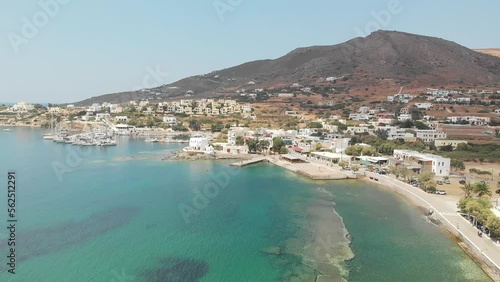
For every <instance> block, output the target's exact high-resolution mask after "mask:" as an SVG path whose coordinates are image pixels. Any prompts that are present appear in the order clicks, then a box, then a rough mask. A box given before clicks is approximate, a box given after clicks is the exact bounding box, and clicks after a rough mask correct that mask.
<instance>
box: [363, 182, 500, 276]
mask: <svg viewBox="0 0 500 282" xmlns="http://www.w3.org/2000/svg"><path fill="white" fill-rule="evenodd" d="M377 179H378V181H374V180H371V179H370V178H366V177H365V178H361V180H362V181H364V182H366V183H370V184H376V185H377V186H379V187H381V188H382V189H386V190H389V191H391V192H394V193H395V194H396V195H398V196H399V197H401V198H402V199H404V200H406V201H408V202H409V203H411V204H412V205H413V206H414V207H416V208H418V209H420V210H421V211H422V214H423V215H424V216H426V217H427V219H428V220H429V221H430V222H431V223H432V224H434V225H435V226H436V227H438V228H440V229H442V230H443V231H445V232H446V233H447V234H448V235H449V236H450V237H451V239H452V240H453V241H454V242H455V243H456V244H457V245H458V246H459V247H460V248H461V249H462V250H464V252H465V253H466V254H467V255H468V256H469V257H470V258H471V259H472V260H473V261H474V262H475V263H476V264H477V265H478V266H479V267H480V268H481V269H482V270H483V271H484V272H485V273H486V275H488V277H490V278H491V279H492V281H500V269H499V268H498V267H497V266H496V265H495V263H494V262H493V261H492V260H491V259H489V258H488V257H485V256H484V254H482V252H481V250H480V249H479V248H478V247H477V246H476V245H475V244H474V243H472V242H471V241H470V240H469V239H468V238H467V237H466V236H465V235H464V234H463V233H462V231H460V230H459V228H457V226H455V225H453V224H452V223H451V222H450V221H449V220H448V219H446V218H445V217H444V216H443V215H441V214H439V213H436V212H434V213H433V214H432V215H431V216H428V215H426V213H427V212H428V211H429V204H428V203H427V202H426V201H425V200H424V199H422V198H421V197H420V196H418V195H416V194H414V193H411V192H410V193H409V192H408V191H406V190H405V189H404V188H402V187H401V186H400V185H407V184H406V183H403V182H401V184H400V183H397V184H396V183H391V182H389V181H388V180H387V179H385V178H381V177H377ZM394 181H398V180H394ZM398 182H399V181H398ZM408 188H409V187H408ZM431 207H432V205H431Z"/></svg>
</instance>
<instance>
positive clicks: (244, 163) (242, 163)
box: [230, 157, 269, 167]
mask: <svg viewBox="0 0 500 282" xmlns="http://www.w3.org/2000/svg"><path fill="white" fill-rule="evenodd" d="M263 161H267V162H268V161H269V159H268V158H267V157H256V158H253V159H250V160H246V161H239V162H237V163H232V164H230V166H236V167H245V166H248V165H253V164H256V163H260V162H263Z"/></svg>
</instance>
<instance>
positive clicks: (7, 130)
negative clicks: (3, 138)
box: [3, 128, 12, 132]
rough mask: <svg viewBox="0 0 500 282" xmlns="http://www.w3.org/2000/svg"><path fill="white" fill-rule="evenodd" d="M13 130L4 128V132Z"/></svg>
mask: <svg viewBox="0 0 500 282" xmlns="http://www.w3.org/2000/svg"><path fill="white" fill-rule="evenodd" d="M11 131H12V130H10V128H4V129H3V132H11Z"/></svg>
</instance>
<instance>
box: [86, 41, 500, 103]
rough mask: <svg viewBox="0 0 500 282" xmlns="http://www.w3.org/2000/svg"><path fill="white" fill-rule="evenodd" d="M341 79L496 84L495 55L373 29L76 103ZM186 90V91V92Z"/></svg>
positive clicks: (355, 83)
mask: <svg viewBox="0 0 500 282" xmlns="http://www.w3.org/2000/svg"><path fill="white" fill-rule="evenodd" d="M329 77H344V78H345V79H346V80H348V81H347V82H346V84H347V85H349V87H351V88H358V89H359V88H362V87H369V86H370V87H377V86H382V85H385V84H387V83H389V82H390V84H391V85H393V86H394V85H397V86H399V85H400V86H407V85H412V86H415V87H418V86H421V87H426V86H431V85H436V86H446V85H457V84H461V85H470V86H474V85H480V86H498V85H500V58H498V57H494V56H491V55H488V54H484V53H480V52H476V51H473V50H471V49H468V48H466V47H464V46H461V45H459V44H456V43H454V42H451V41H447V40H444V39H440V38H434V37H428V36H421V35H415V34H409V33H403V32H397V31H377V32H374V33H372V34H370V35H369V36H367V37H365V38H355V39H352V40H350V41H347V42H345V43H342V44H338V45H333V46H313V47H306V48H298V49H296V50H293V51H292V52H290V53H288V54H286V55H285V56H283V57H280V58H278V59H275V60H260V61H253V62H248V63H244V64H242V65H239V66H235V67H231V68H227V69H223V70H219V71H214V72H212V73H210V74H206V75H199V76H193V77H188V78H185V79H182V80H179V81H177V82H174V83H172V84H168V85H163V86H161V87H158V88H154V89H151V90H152V92H153V94H151V93H147V92H141V91H132V92H124V93H116V94H108V95H104V96H99V97H93V98H91V99H87V100H85V101H81V102H78V103H77V104H78V105H82V104H83V105H87V104H91V103H93V102H104V101H106V102H113V103H120V102H127V101H130V100H139V99H147V98H150V99H168V98H175V97H183V96H185V95H186V93H187V92H188V91H192V92H193V93H194V94H192V95H190V96H191V97H210V96H217V95H221V94H229V93H235V91H236V90H238V89H242V88H245V89H256V88H273V87H283V86H290V85H291V84H293V83H300V84H301V85H311V84H317V83H324V82H325V79H326V78H329ZM190 93H191V92H190Z"/></svg>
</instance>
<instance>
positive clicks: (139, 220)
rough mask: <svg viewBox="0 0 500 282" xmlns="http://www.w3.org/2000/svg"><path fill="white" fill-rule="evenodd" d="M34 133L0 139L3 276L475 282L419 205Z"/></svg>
mask: <svg viewBox="0 0 500 282" xmlns="http://www.w3.org/2000/svg"><path fill="white" fill-rule="evenodd" d="M41 135H42V131H40V130H36V129H15V130H14V131H13V132H11V133H0V144H1V145H2V146H1V147H0V156H1V162H0V181H1V182H5V183H6V179H5V175H6V172H7V170H8V169H15V170H16V172H17V178H18V196H17V199H18V202H17V217H18V220H19V222H18V228H17V239H18V250H17V256H18V261H17V267H16V275H11V274H9V273H6V272H5V266H6V258H5V256H2V257H0V267H1V268H0V271H2V272H1V273H0V281H51V282H52V281H53V282H56V281H299V279H302V281H310V279H311V278H313V277H315V276H316V275H318V274H319V272H318V270H319V271H321V272H322V273H325V272H329V273H330V274H331V275H334V277H336V278H335V280H336V279H337V278H338V277H344V278H348V279H349V280H350V281H467V280H470V281H482V280H485V279H486V277H485V275H484V274H483V273H482V271H481V270H480V269H479V268H478V267H477V266H476V265H475V264H474V263H473V262H472V261H471V260H470V259H469V258H468V257H467V255H466V254H465V253H463V251H462V250H461V249H460V248H459V247H458V246H456V245H455V244H453V243H452V241H451V240H450V239H449V238H448V237H447V235H446V234H445V233H443V232H442V231H440V230H438V229H436V228H435V227H434V226H432V225H430V224H429V223H427V222H425V220H423V218H422V216H421V215H420V213H419V211H418V210H417V209H416V208H414V207H412V206H410V205H409V204H408V203H406V202H404V201H403V200H401V199H399V198H398V197H396V196H394V195H393V194H391V193H389V192H387V191H384V190H381V189H379V188H377V187H375V186H371V185H368V184H365V183H361V182H328V183H323V182H313V181H309V180H306V179H304V178H302V177H298V176H296V175H295V174H293V173H291V172H288V171H284V170H282V169H280V168H278V167H275V166H272V165H267V164H264V165H258V166H251V167H247V168H243V169H241V168H233V167H229V166H228V164H229V162H225V161H222V162H212V161H200V162H163V161H159V159H160V157H161V154H162V153H165V152H167V151H171V150H177V149H179V148H180V146H179V145H166V144H159V143H155V144H148V143H145V142H143V141H142V140H137V139H128V138H120V139H119V140H118V141H119V143H120V144H119V146H117V147H109V148H92V149H90V150H89V151H78V149H75V148H76V147H73V146H68V145H61V144H55V143H53V142H47V141H43V140H42V139H41ZM1 185H6V184H1ZM0 193H3V192H0ZM0 199H5V195H2V194H0ZM332 199H333V200H334V202H335V203H334V204H333V202H332ZM333 205H335V209H336V211H337V212H338V215H337V214H336V213H335V211H334V210H333ZM329 210H330V211H331V213H330V212H327V211H329ZM0 211H2V212H0V215H1V216H0V219H2V218H5V217H4V215H5V212H3V211H6V201H5V200H1V201H0ZM339 215H340V216H339ZM5 224H6V223H5V221H4V220H0V250H1V252H4V251H5V246H4V244H5V243H2V242H3V241H4V240H5V238H6V237H7V234H6V229H5V226H4V227H2V225H5ZM342 224H345V226H346V227H347V231H348V232H349V235H348V234H347V231H346V230H345V229H344V228H343V226H342ZM350 237H352V238H353V241H352V243H351V245H350V248H349V247H348V246H347V243H348V242H349V239H348V238H350ZM339 243H340V244H339ZM317 247H319V248H317ZM308 248H309V249H308ZM351 249H352V252H353V253H354V255H355V257H354V259H352V260H351V261H349V262H347V263H344V262H342V260H343V259H346V258H349V257H351V256H352V253H351ZM311 250H312V252H311ZM315 250H316V252H315ZM325 258H330V259H331V260H330V261H329V263H328V264H321V263H318V261H319V262H326V261H322V260H324V259H325ZM332 265H333V266H335V267H332ZM335 275H337V276H335ZM120 279H121V280H120Z"/></svg>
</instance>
